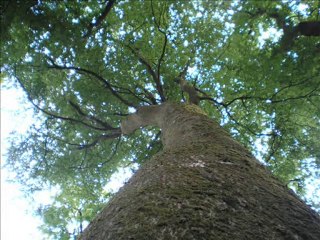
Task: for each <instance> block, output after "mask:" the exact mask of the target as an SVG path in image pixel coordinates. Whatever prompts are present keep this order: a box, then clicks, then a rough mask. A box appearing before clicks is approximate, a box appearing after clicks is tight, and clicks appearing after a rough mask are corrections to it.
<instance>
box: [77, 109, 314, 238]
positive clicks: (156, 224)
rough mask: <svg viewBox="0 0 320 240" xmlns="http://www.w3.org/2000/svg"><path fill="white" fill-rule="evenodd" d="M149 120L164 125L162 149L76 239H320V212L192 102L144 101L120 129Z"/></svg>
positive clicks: (144, 123)
mask: <svg viewBox="0 0 320 240" xmlns="http://www.w3.org/2000/svg"><path fill="white" fill-rule="evenodd" d="M150 124H151V125H157V126H159V127H161V128H162V132H163V144H164V150H163V151H162V152H160V153H158V154H157V155H156V156H154V157H153V158H152V159H150V160H149V161H147V162H146V163H145V164H144V165H143V166H142V167H141V168H140V169H139V171H138V172H137V173H136V174H135V175H134V176H133V177H132V178H131V179H130V181H129V182H128V183H127V184H126V185H125V186H124V187H122V188H121V189H120V191H119V192H118V193H117V194H116V196H115V197H114V198H113V199H112V200H111V201H110V202H109V203H108V205H107V206H106V208H105V209H104V210H103V211H102V212H101V213H100V214H99V215H98V216H97V217H96V219H95V220H94V221H93V222H92V223H91V224H90V225H89V226H88V227H87V229H86V230H85V231H84V233H83V234H82V236H81V237H80V239H81V240H89V239H90V240H94V239H110V240H113V239H117V240H120V239H123V240H127V239H146V240H147V239H159V240H160V239H163V240H170V239H183V240H188V239H196V240H199V239H206V240H208V239H214V240H220V239H221V240H222V239H225V240H229V239H235V240H241V239H243V240H245V239H246V240H248V239H249V240H250V239H252V240H259V239H261V240H268V239H270V240H271V239H288V240H289V239H292V240H318V239H320V218H319V216H318V215H317V214H316V213H315V212H313V211H312V210H311V209H310V208H309V207H308V206H306V204H305V203H303V202H302V201H301V200H300V199H299V198H297V197H296V195H295V194H293V193H292V192H291V191H289V190H288V189H287V188H286V187H285V186H283V185H282V184H281V183H280V182H279V181H278V180H276V179H275V178H274V177H273V176H272V175H271V174H270V173H269V172H268V171H267V170H266V169H265V168H264V167H263V166H262V165H261V164H259V163H258V162H257V160H256V159H254V157H253V156H252V155H251V154H250V153H249V152H248V151H247V150H246V149H245V148H244V147H243V146H241V145H240V144H239V143H237V142H236V141H234V140H233V139H232V138H231V137H230V136H229V135H228V134H227V133H226V132H225V131H224V130H223V129H222V128H221V127H220V126H219V125H218V124H217V123H215V122H214V121H212V120H210V119H209V118H208V117H207V116H205V115H204V114H202V113H201V112H200V111H198V110H197V107H190V105H189V106H188V105H181V104H172V103H166V104H163V105H161V106H156V107H146V108H143V109H141V110H140V111H138V113H137V114H134V115H133V116H131V117H129V119H128V120H127V121H126V122H124V123H123V127H122V129H123V132H124V133H130V132H132V131H134V130H135V129H136V128H138V127H140V126H145V125H150Z"/></svg>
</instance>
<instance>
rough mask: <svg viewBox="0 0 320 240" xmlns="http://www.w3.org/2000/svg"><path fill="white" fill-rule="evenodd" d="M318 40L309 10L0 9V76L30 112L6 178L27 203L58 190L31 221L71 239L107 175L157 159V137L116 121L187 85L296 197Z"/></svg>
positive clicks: (315, 103) (183, 97)
mask: <svg viewBox="0 0 320 240" xmlns="http://www.w3.org/2000/svg"><path fill="white" fill-rule="evenodd" d="M318 36H319V3H318V2H316V1H307V2H304V3H300V2H298V1H290V2H281V1H245V2H232V1H214V2H209V1H181V2H179V1H178V2H172V1H112V0H109V1H92V2H87V1H63V2H61V1H32V0H30V1H3V2H2V3H1V52H2V54H1V71H2V73H3V75H5V76H8V77H10V79H14V80H15V82H16V83H17V85H18V86H20V87H22V88H23V90H24V91H25V92H26V93H27V95H28V99H29V100H30V102H31V103H32V104H33V106H34V108H35V112H36V113H39V114H38V115H37V116H38V121H37V122H36V123H35V125H34V126H33V127H32V128H30V130H29V132H28V134H27V135H26V136H23V137H19V138H18V136H14V137H13V139H12V142H13V144H12V147H11V149H10V151H9V161H8V163H7V167H9V168H11V169H12V170H13V171H15V172H16V174H17V180H18V181H20V182H21V183H22V184H23V185H24V186H25V188H26V191H27V192H29V193H32V192H34V191H38V190H41V189H46V188H48V187H55V188H57V189H58V192H57V195H56V197H55V200H54V202H53V204H52V205H50V206H41V207H40V208H39V214H40V215H41V216H43V219H44V225H43V230H44V231H45V232H47V233H48V234H49V235H51V236H52V237H53V238H60V239H68V238H69V237H70V236H71V235H72V234H76V232H77V231H81V228H82V227H81V225H82V224H83V223H84V222H88V221H90V220H91V219H93V217H94V216H95V215H96V213H97V212H98V211H99V210H100V209H101V207H102V206H103V205H104V204H105V202H106V201H107V200H108V197H109V196H110V193H108V192H106V190H105V186H106V184H107V183H108V181H109V179H110V177H111V176H112V174H113V173H115V172H116V171H117V170H118V169H119V168H122V167H127V168H132V170H133V171H134V170H135V169H136V168H137V167H138V166H140V165H141V164H143V163H144V162H145V161H147V160H148V159H149V158H150V157H151V156H152V155H154V153H156V152H158V151H159V150H160V149H161V148H162V145H161V143H160V140H159V136H160V132H159V129H157V128H148V129H146V130H141V131H140V132H137V133H135V134H133V135H131V136H129V137H127V136H122V135H121V130H120V121H121V120H123V119H124V118H125V117H126V116H127V115H128V114H129V113H131V112H133V111H135V110H136V109H137V108H138V107H139V106H147V105H159V104H161V103H163V102H166V101H173V102H180V101H188V99H187V98H189V94H187V93H190V92H188V91H187V92H186V90H185V88H184V87H183V86H189V89H193V90H195V91H196V93H197V99H196V101H199V105H200V106H201V108H202V109H203V110H204V111H205V112H206V113H207V115H208V116H210V117H211V118H213V119H216V120H217V121H218V122H220V123H221V124H222V125H223V126H224V128H225V129H226V130H227V131H229V132H230V133H231V134H232V135H233V137H234V138H235V139H236V140H238V141H240V142H241V143H242V144H243V145H245V146H246V147H247V148H248V149H250V150H251V151H252V152H254V153H255V155H256V156H258V157H259V158H261V159H262V161H263V162H264V163H265V164H266V166H267V167H268V168H270V170H271V171H272V172H273V173H274V174H275V175H276V176H277V177H278V178H280V179H281V180H282V181H283V183H285V184H287V185H288V186H289V187H292V188H293V189H295V190H296V191H297V192H298V193H299V194H300V195H301V196H303V195H304V194H305V190H306V189H305V185H306V183H307V180H308V179H309V180H308V181H310V179H311V180H312V179H314V178H315V177H319V165H320V146H319V136H320V128H319V123H320V107H319V100H320V89H319V88H320V87H319V86H320V84H319V83H320V77H319V70H320V69H319V68H320V66H319V62H320V61H319V60H320V59H319V58H320V54H319V53H320V40H319V37H318ZM181 79H182V80H181ZM177 80H178V81H177ZM192 87H194V88H192ZM190 101H191V102H193V101H194V100H193V99H190ZM318 188H319V187H318ZM308 201H311V200H310V199H309V200H308ZM314 206H315V207H317V206H316V205H314ZM70 222H74V223H75V224H76V226H77V229H76V230H75V231H76V232H73V230H72V227H71V226H70V224H69V223H70ZM70 228H71V230H70Z"/></svg>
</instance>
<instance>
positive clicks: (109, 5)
mask: <svg viewBox="0 0 320 240" xmlns="http://www.w3.org/2000/svg"><path fill="white" fill-rule="evenodd" d="M115 2H116V0H109V1H108V3H107V5H106V7H105V9H104V10H103V12H102V13H101V15H100V16H99V17H98V18H97V21H96V22H95V23H90V24H89V26H88V30H87V33H86V34H85V35H84V38H87V37H88V36H90V35H91V33H92V30H93V28H97V27H98V26H99V25H100V24H101V23H102V22H103V20H104V19H105V18H106V17H107V15H108V14H109V12H110V10H111V8H112V7H113V5H114V4H115Z"/></svg>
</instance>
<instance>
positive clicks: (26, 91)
mask: <svg viewBox="0 0 320 240" xmlns="http://www.w3.org/2000/svg"><path fill="white" fill-rule="evenodd" d="M15 78H16V79H17V81H18V83H19V84H20V86H21V88H22V89H23V91H24V92H25V93H26V94H27V98H28V100H29V101H30V103H31V104H32V105H33V106H34V107H35V108H36V109H37V110H39V111H41V112H42V113H44V114H46V115H48V116H51V117H53V118H56V119H61V120H65V121H70V122H75V123H79V124H81V125H84V126H86V127H89V128H91V129H95V130H99V131H105V130H106V129H105V128H99V127H96V126H93V125H91V124H88V123H86V122H83V121H80V120H78V119H74V118H71V117H64V116H60V115H57V114H55V113H52V112H49V111H47V110H45V109H43V108H41V107H40V106H38V105H37V104H36V103H35V102H34V100H33V99H32V97H31V96H30V94H29V92H28V90H27V88H26V87H25V85H24V84H23V83H22V81H21V80H20V79H19V78H18V77H17V76H15Z"/></svg>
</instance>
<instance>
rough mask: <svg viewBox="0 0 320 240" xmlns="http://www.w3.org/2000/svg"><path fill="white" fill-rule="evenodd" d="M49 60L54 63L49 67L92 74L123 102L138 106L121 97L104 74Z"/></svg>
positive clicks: (134, 106)
mask: <svg viewBox="0 0 320 240" xmlns="http://www.w3.org/2000/svg"><path fill="white" fill-rule="evenodd" d="M48 60H49V61H50V63H51V64H52V65H51V66H50V65H49V66H48V68H54V69H64V70H75V71H76V72H79V73H85V74H88V75H91V76H93V77H95V78H96V79H97V80H98V81H100V82H101V83H103V85H104V86H105V88H107V89H108V90H109V91H110V92H111V93H112V95H114V96H115V97H116V98H118V99H119V100H120V101H121V102H122V103H124V104H125V105H127V106H129V107H133V108H137V106H136V105H135V104H133V103H131V102H129V101H127V100H126V99H124V98H123V97H121V96H120V94H118V92H117V91H116V90H115V89H114V88H113V86H112V85H111V84H110V83H109V82H108V81H107V80H105V79H104V78H103V77H102V76H100V75H99V74H97V73H95V72H93V71H91V70H88V69H84V68H80V67H74V66H69V67H67V66H61V65H58V64H56V63H55V62H54V61H53V59H51V58H48Z"/></svg>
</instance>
